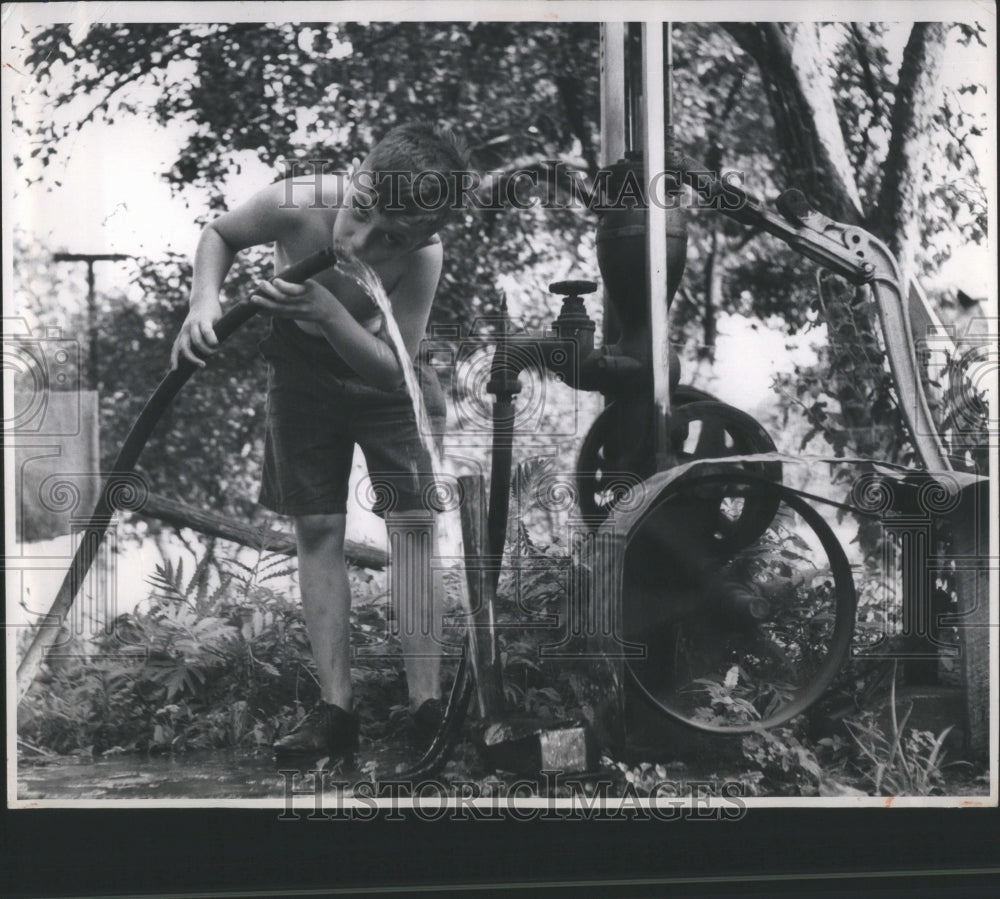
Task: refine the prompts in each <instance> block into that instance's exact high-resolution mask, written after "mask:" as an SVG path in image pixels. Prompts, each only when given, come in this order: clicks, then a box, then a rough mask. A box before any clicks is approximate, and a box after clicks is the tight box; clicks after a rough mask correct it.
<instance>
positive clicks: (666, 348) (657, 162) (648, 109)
mask: <svg viewBox="0 0 1000 899" xmlns="http://www.w3.org/2000/svg"><path fill="white" fill-rule="evenodd" d="M642 88H643V99H644V100H645V103H644V104H643V116H642V123H643V147H644V158H645V161H646V185H647V192H648V204H647V212H646V250H647V259H648V260H649V261H648V269H647V272H646V279H647V282H646V283H647V285H648V288H649V290H648V294H647V295H648V296H649V322H650V333H651V338H652V364H653V406H654V413H653V414H654V416H655V418H656V420H655V422H654V424H655V431H654V433H655V435H656V463H657V468H658V469H659V470H661V471H662V470H663V469H664V468H666V467H667V466H668V465H669V458H668V451H669V447H668V445H667V416H669V415H670V324H669V321H668V318H667V210H666V202H667V197H666V194H665V187H666V184H665V179H664V178H663V175H662V173H663V171H664V168H665V165H666V134H665V120H664V91H663V23H662V22H660V21H655V22H645V23H643V26H642Z"/></svg>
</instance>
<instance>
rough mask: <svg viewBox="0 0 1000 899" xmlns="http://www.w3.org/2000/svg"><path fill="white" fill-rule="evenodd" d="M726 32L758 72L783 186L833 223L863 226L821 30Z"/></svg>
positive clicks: (761, 26) (735, 27)
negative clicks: (782, 167)
mask: <svg viewBox="0 0 1000 899" xmlns="http://www.w3.org/2000/svg"><path fill="white" fill-rule="evenodd" d="M725 27H726V29H727V30H728V31H729V33H730V34H731V35H732V36H733V37H734V38H735V40H736V42H737V43H738V44H739V45H740V46H741V47H742V48H743V49H744V50H746V51H747V52H748V53H749V54H750V55H751V56H752V57H753V58H754V60H755V61H756V62H757V65H758V67H759V69H760V74H761V79H762V81H763V84H764V90H765V91H766V93H767V99H768V106H769V108H770V111H771V115H772V117H773V119H774V127H775V132H776V137H777V143H778V146H779V147H780V149H781V154H782V160H783V162H784V165H785V171H786V172H787V175H788V183H787V185H785V186H787V187H798V188H799V189H800V190H802V191H803V192H804V193H805V194H806V196H808V197H809V198H810V200H811V201H812V202H813V204H814V205H815V207H816V208H817V209H820V210H822V212H823V213H825V214H826V215H829V216H830V217H831V218H834V219H837V220H838V221H842V222H848V223H850V224H861V222H862V220H863V218H864V215H863V210H862V208H861V198H860V196H859V195H858V188H857V183H856V181H855V177H854V171H853V169H852V168H851V163H850V159H849V158H848V155H847V147H846V145H845V144H844V137H843V134H842V133H841V130H840V120H839V119H838V118H837V110H836V108H835V107H834V104H833V92H832V90H831V89H830V81H829V75H828V73H827V72H826V71H824V69H823V67H822V64H821V63H822V59H823V54H822V52H821V50H820V46H819V37H818V33H817V30H816V29H817V26H816V25H815V24H813V23H792V24H779V23H776V22H763V23H752V22H747V23H733V24H729V25H726V26H725Z"/></svg>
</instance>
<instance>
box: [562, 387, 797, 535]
mask: <svg viewBox="0 0 1000 899" xmlns="http://www.w3.org/2000/svg"><path fill="white" fill-rule="evenodd" d="M673 402H674V410H673V413H672V416H671V441H672V443H673V450H674V454H675V457H676V459H677V462H678V464H682V463H685V462H691V461H693V460H695V459H712V458H721V457H725V456H737V455H751V454H756V453H770V452H774V451H775V445H774V441H773V440H771V438H770V436H769V435H768V433H767V432H766V431H765V430H764V428H763V427H761V425H760V424H759V423H758V422H757V421H756V420H755V419H754V418H753V417H752V416H750V415H747V414H746V413H745V412H741V411H740V410H739V409H736V408H734V407H733V406H727V405H726V404H724V403H720V402H718V401H717V400H715V399H714V397H712V396H711V394H708V393H705V392H704V391H702V390H698V389H697V388H694V387H688V386H684V385H681V386H679V387H677V389H676V390H675V391H674V395H673ZM622 413H623V410H621V409H620V408H619V406H618V404H616V403H611V404H609V405H608V406H607V408H605V409H604V411H602V412H601V414H600V415H598V417H597V419H596V420H595V421H594V424H593V426H592V427H591V429H590V431H589V432H588V433H587V435H586V437H585V438H584V440H583V444H582V445H581V447H580V455H579V459H578V461H577V466H576V482H577V493H578V496H579V503H580V511H581V512H582V513H583V515H584V517H586V518H589V519H590V520H592V521H602V520H603V519H604V518H606V517H607V516H608V514H609V512H610V511H611V509H612V508H613V507H614V506H615V504H616V503H618V502H619V501H620V500H621V499H622V496H623V495H624V493H625V491H626V490H627V487H628V485H629V484H630V483H632V482H638V481H639V480H642V479H645V478H646V477H648V476H649V475H651V474H652V473H653V472H654V471H655V464H654V454H653V446H652V435H651V434H650V433H649V430H648V427H646V428H645V429H644V430H643V432H642V433H628V434H627V435H626V434H625V433H623V430H624V429H625V428H627V427H628V426H629V425H631V426H633V427H634V423H635V420H641V421H644V422H646V421H649V419H650V416H648V415H642V416H634V417H633V420H632V421H630V422H628V423H623V422H622V420H621V419H622ZM739 468H740V469H741V470H742V471H744V472H747V473H749V474H753V475H757V476H759V477H763V478H766V479H768V480H770V481H774V482H775V483H780V482H781V463H780V462H750V463H739ZM709 499H710V498H709ZM710 501H711V499H710ZM739 505H740V503H739V501H738V500H737V501H736V502H735V503H734V502H733V498H732V497H728V498H727V508H725V509H722V508H721V507H720V518H719V532H718V535H719V539H720V540H722V541H724V542H726V543H727V544H730V545H731V547H730V548H731V549H732V550H736V549H740V548H742V547H743V546H746V545H748V544H750V543H752V542H753V541H754V540H756V539H757V537H759V536H760V535H761V534H762V533H763V532H764V530H765V529H766V528H767V526H768V525H769V524H770V522H771V519H772V518H773V516H774V513H775V512H776V511H777V501H776V500H775V499H774V498H773V497H771V496H770V495H768V494H766V493H761V492H752V493H750V494H749V495H748V496H747V497H746V499H745V500H744V501H743V503H742V508H739Z"/></svg>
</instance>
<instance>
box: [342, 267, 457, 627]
mask: <svg viewBox="0 0 1000 899" xmlns="http://www.w3.org/2000/svg"><path fill="white" fill-rule="evenodd" d="M335 249H336V251H337V256H338V257H339V259H340V262H339V265H338V267H339V268H340V271H341V272H343V274H345V275H346V276H347V277H349V278H350V279H351V280H352V281H354V282H355V283H356V284H357V285H358V286H359V287H360V288H361V289H362V290H363V291H364V292H365V293H367V294H368V296H369V297H370V298H371V299H372V301H373V302H374V303H375V305H376V306H377V307H378V310H379V312H381V313H382V316H383V318H384V319H385V329H386V333H387V334H388V336H389V340H390V342H391V343H392V347H393V349H394V350H395V352H396V358H397V359H398V360H399V365H400V368H402V370H403V383H404V385H405V387H406V393H407V394H408V396H409V397H410V402H411V403H412V405H413V415H414V418H415V419H416V422H417V431H418V432H419V433H420V440H421V443H422V444H423V446H424V450H425V451H426V453H427V457H428V459H430V464H431V474H432V475H433V478H434V483H435V484H436V485H438V489H439V490H440V489H442V485H443V484H444V483H445V480H444V477H443V475H444V474H445V468H446V464H445V460H444V458H443V457H442V455H441V454H440V453H439V452H438V446H437V444H436V443H435V442H434V438H433V436H432V435H431V427H430V421H429V419H428V417H427V409H426V407H425V406H424V395H423V391H422V390H421V389H420V385H419V383H418V382H417V373H416V370H415V369H414V367H413V360H412V359H411V358H410V354H409V351H408V350H407V349H406V344H405V343H404V342H403V335H402V334H400V332H399V325H398V324H396V319H395V316H393V314H392V305H391V304H390V303H389V297H388V295H387V294H386V292H385V288H384V287H383V286H382V279H381V278H379V276H378V275H377V274H376V273H375V272H374V271H373V270H372V269H371V267H369V266H368V265H367V264H365V263H364V262H362V261H361V260H360V259H358V257H357V256H355V255H354V254H353V253H351V252H350V251H349V250H347V249H345V248H342V247H336V248H335ZM440 508H441V512H440V515H439V519H438V527H437V528H436V533H437V547H436V549H437V555H438V558H439V559H452V560H457V562H456V568H457V569H458V571H457V572H456V573H457V575H458V577H457V578H456V579H455V580H456V581H457V584H458V597H459V600H460V602H461V604H462V609H463V610H464V612H465V613H466V615H467V616H469V617H468V620H469V622H470V623H471V622H472V603H471V600H470V599H469V590H468V584H467V583H466V580H465V553H464V550H463V546H462V523H461V519H460V518H459V510H458V505H457V504H456V503H451V502H447V501H445V502H442V503H440Z"/></svg>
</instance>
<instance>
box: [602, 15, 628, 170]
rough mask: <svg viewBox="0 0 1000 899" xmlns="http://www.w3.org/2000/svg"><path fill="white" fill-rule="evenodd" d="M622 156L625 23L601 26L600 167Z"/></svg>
mask: <svg viewBox="0 0 1000 899" xmlns="http://www.w3.org/2000/svg"><path fill="white" fill-rule="evenodd" d="M624 155H625V23H624V22H602V23H601V157H600V162H601V165H602V166H607V165H611V163H613V162H615V161H617V160H618V159H621V157H623V156H624Z"/></svg>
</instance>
